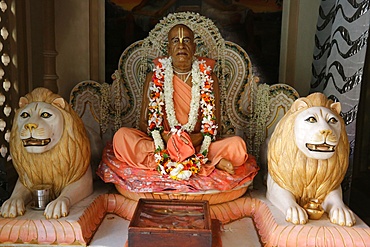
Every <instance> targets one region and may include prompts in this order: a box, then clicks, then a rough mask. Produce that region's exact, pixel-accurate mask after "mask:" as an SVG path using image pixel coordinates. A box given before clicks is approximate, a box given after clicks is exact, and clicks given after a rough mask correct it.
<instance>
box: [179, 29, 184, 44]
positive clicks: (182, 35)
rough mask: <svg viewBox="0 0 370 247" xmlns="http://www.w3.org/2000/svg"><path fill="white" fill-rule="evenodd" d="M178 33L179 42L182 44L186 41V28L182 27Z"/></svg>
mask: <svg viewBox="0 0 370 247" xmlns="http://www.w3.org/2000/svg"><path fill="white" fill-rule="evenodd" d="M178 31H179V41H180V43H182V40H183V39H184V28H183V27H180V28H179V29H178Z"/></svg>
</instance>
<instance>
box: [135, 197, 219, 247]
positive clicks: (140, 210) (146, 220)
mask: <svg viewBox="0 0 370 247" xmlns="http://www.w3.org/2000/svg"><path fill="white" fill-rule="evenodd" d="M128 246H129V247H142V246H146V247H152V246H153V247H167V246H168V247H169V246H179V247H180V246H192V247H194V246H202V247H211V246H212V229H211V218H210V213H209V204H208V201H183V200H155V199H140V200H139V202H138V204H137V207H136V209H135V212H134V215H133V217H132V219H131V222H130V225H129V228H128Z"/></svg>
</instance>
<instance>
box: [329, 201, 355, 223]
mask: <svg viewBox="0 0 370 247" xmlns="http://www.w3.org/2000/svg"><path fill="white" fill-rule="evenodd" d="M329 219H330V222H331V223H333V224H337V225H340V226H353V225H354V224H355V223H356V218H355V216H354V214H353V212H352V211H351V210H350V209H348V208H347V207H346V206H336V207H335V206H334V207H333V208H332V209H331V210H330V212H329Z"/></svg>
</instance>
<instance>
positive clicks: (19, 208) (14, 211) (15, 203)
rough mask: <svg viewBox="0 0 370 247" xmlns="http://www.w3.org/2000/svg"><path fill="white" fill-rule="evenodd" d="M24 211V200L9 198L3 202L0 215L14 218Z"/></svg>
mask: <svg viewBox="0 0 370 247" xmlns="http://www.w3.org/2000/svg"><path fill="white" fill-rule="evenodd" d="M25 211H26V208H25V206H24V201H23V199H22V198H18V197H16V198H9V199H8V200H6V201H5V202H4V203H3V205H2V207H1V213H0V215H2V216H3V217H5V218H7V217H10V218H14V217H17V216H19V215H23V214H24V212H25Z"/></svg>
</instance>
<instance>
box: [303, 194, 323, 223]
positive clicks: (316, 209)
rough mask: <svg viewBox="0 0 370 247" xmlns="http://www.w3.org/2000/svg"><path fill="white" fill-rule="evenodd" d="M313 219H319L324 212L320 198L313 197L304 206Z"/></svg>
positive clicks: (309, 216)
mask: <svg viewBox="0 0 370 247" xmlns="http://www.w3.org/2000/svg"><path fill="white" fill-rule="evenodd" d="M303 208H304V209H305V210H306V212H307V214H308V218H309V219H311V220H319V219H320V218H321V216H322V215H323V214H324V212H325V211H324V209H323V208H322V207H321V202H320V201H319V200H318V199H311V200H310V201H309V202H308V203H307V204H306V205H304V206H303Z"/></svg>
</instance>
